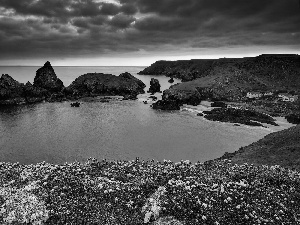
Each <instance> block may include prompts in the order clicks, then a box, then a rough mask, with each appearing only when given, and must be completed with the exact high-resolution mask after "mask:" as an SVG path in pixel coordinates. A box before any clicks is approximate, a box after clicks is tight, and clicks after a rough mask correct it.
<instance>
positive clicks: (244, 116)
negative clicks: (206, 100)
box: [203, 108, 278, 126]
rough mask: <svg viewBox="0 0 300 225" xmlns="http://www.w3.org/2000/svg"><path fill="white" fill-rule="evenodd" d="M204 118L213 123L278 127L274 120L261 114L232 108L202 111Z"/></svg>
mask: <svg viewBox="0 0 300 225" xmlns="http://www.w3.org/2000/svg"><path fill="white" fill-rule="evenodd" d="M203 113H204V114H205V116H204V118H205V119H208V120H213V121H220V122H230V123H240V124H245V125H249V126H263V125H262V124H261V123H267V124H271V125H273V126H278V124H276V123H275V119H273V118H272V117H271V116H268V115H266V114H263V113H259V112H255V111H253V110H245V109H234V108H216V109H212V110H211V111H204V112H203Z"/></svg>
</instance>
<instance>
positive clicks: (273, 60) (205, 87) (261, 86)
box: [139, 55, 300, 101]
mask: <svg viewBox="0 0 300 225" xmlns="http://www.w3.org/2000/svg"><path fill="white" fill-rule="evenodd" d="M299 73H300V56H299V55H260V56H258V57H252V58H251V57H250V58H241V59H199V60H186V61H184V60H182V61H158V62H156V63H154V64H152V65H151V66H150V67H148V68H146V69H145V70H143V71H141V72H140V73H139V74H152V75H153V74H163V75H166V76H171V77H176V78H179V79H181V80H182V81H189V82H184V83H182V84H179V85H176V86H173V87H172V88H173V89H175V90H177V91H178V92H181V91H186V90H194V89H196V90H197V91H198V92H199V93H200V95H201V96H202V97H203V98H210V99H212V100H229V101H239V100H245V99H246V94H247V92H248V91H252V90H261V91H269V90H290V91H299V87H300V76H299Z"/></svg>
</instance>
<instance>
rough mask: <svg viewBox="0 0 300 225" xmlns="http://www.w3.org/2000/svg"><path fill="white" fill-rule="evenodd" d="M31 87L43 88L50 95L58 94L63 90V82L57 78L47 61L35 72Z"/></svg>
mask: <svg viewBox="0 0 300 225" xmlns="http://www.w3.org/2000/svg"><path fill="white" fill-rule="evenodd" d="M33 85H34V86H36V87H41V88H44V89H46V90H47V91H49V92H50V93H54V92H60V91H61V90H62V89H63V88H64V84H63V82H62V81H61V80H60V79H59V78H57V76H56V74H55V72H54V69H53V68H52V66H51V64H50V62H49V61H47V62H46V63H45V64H44V66H43V67H41V68H40V69H38V70H37V71H36V76H35V78H34V82H33Z"/></svg>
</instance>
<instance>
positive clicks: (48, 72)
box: [0, 61, 146, 105]
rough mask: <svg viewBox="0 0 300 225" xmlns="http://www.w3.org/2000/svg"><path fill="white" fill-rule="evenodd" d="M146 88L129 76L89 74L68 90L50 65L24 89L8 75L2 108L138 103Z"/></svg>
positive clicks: (1, 86)
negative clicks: (114, 100)
mask: <svg viewBox="0 0 300 225" xmlns="http://www.w3.org/2000/svg"><path fill="white" fill-rule="evenodd" d="M145 87H146V85H145V84H144V83H143V82H142V81H141V80H139V79H137V78H136V77H134V76H132V75H131V74H130V73H127V72H125V73H122V74H120V76H115V75H111V74H102V73H87V74H84V75H81V76H80V77H78V78H77V79H75V81H73V82H72V84H71V85H70V86H68V87H65V86H64V84H63V82H62V81H61V80H60V79H59V78H58V77H57V76H56V74H55V71H54V69H53V67H52V66H51V64H50V62H49V61H47V62H46V63H45V64H44V66H43V67H41V68H40V69H38V70H37V71H36V76H35V78H34V82H33V84H31V83H30V82H27V83H26V84H25V85H24V84H22V83H19V82H18V81H16V80H14V79H13V78H12V77H11V76H9V75H8V74H3V75H2V76H1V78H0V105H18V104H30V103H37V102H42V101H48V102H57V101H63V100H75V99H79V98H84V97H95V96H103V95H121V96H123V97H124V100H125V99H136V96H137V95H138V94H141V93H144V88H145Z"/></svg>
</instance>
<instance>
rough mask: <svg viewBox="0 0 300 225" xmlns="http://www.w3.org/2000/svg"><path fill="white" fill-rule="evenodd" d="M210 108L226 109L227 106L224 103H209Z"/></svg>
mask: <svg viewBox="0 0 300 225" xmlns="http://www.w3.org/2000/svg"><path fill="white" fill-rule="evenodd" d="M211 107H222V108H226V107H227V104H226V103H225V102H213V103H211Z"/></svg>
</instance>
